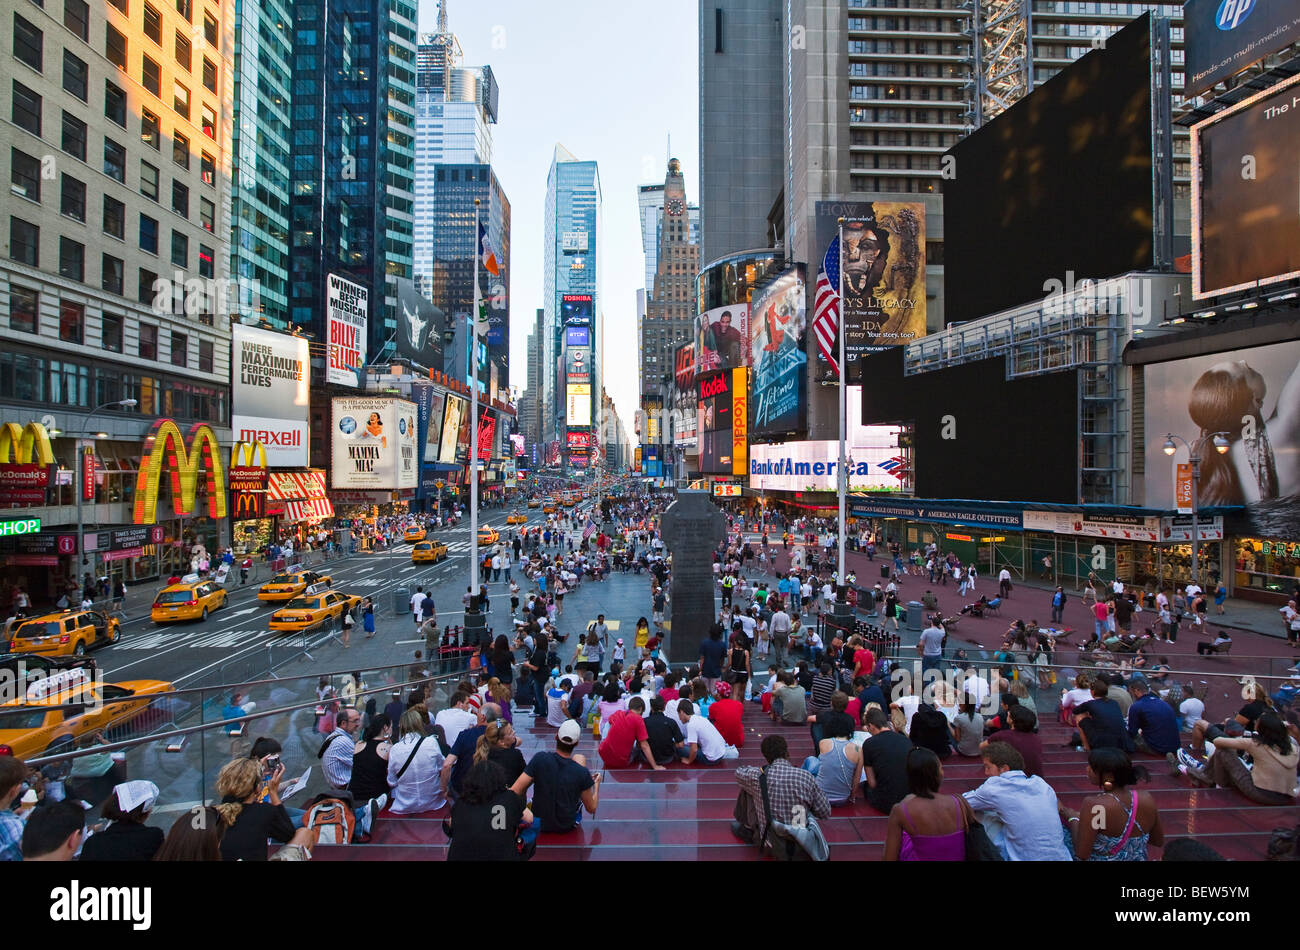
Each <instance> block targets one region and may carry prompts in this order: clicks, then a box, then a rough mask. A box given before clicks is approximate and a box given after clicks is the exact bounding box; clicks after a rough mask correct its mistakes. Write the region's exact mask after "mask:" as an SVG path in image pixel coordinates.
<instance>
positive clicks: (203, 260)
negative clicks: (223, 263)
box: [199, 244, 216, 278]
mask: <svg viewBox="0 0 1300 950" xmlns="http://www.w3.org/2000/svg"><path fill="white" fill-rule="evenodd" d="M215 272H216V252H215V251H213V250H212V248H210V247H208V246H207V245H206V244H200V245H199V276H200V277H207V278H212V277H214V276H216V273H215Z"/></svg>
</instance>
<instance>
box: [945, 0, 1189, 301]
mask: <svg viewBox="0 0 1300 950" xmlns="http://www.w3.org/2000/svg"><path fill="white" fill-rule="evenodd" d="M1151 60H1152V55H1151V18H1150V15H1149V14H1145V13H1144V14H1142V15H1141V16H1140V17H1138V18H1136V19H1135V20H1133V21H1132V22H1131V23H1130V24H1129V25H1128V26H1126V27H1124V28H1123V29H1122V30H1120V31H1119V32H1118V33H1115V34H1114V35H1113V36H1110V37H1108V38H1107V39H1106V43H1105V46H1104V47H1103V48H1099V49H1094V50H1090V51H1089V52H1088V53H1087V54H1086V55H1084V56H1082V57H1081V58H1080V59H1078V60H1077V61H1076V62H1074V63H1072V64H1070V65H1069V66H1067V67H1066V68H1065V69H1063V70H1061V72H1060V73H1058V74H1057V75H1056V76H1054V77H1053V78H1051V79H1049V80H1048V81H1047V82H1045V83H1043V84H1042V85H1041V86H1038V88H1036V89H1035V90H1034V92H1033V95H1030V96H1026V97H1025V98H1023V99H1021V100H1020V101H1019V102H1017V103H1016V104H1015V105H1013V106H1012V107H1011V108H1010V109H1008V110H1007V111H1005V112H1003V113H1002V114H1001V115H999V116H998V117H997V118H995V119H993V120H992V121H991V122H988V123H987V124H985V125H984V126H982V127H981V128H979V129H977V130H976V131H975V132H973V133H972V134H970V135H968V136H967V137H966V138H964V139H962V140H961V141H960V142H958V143H957V144H956V145H954V146H953V147H952V148H951V149H950V150H949V151H948V153H947V155H946V156H945V159H948V158H950V159H951V160H952V162H953V163H954V164H953V167H954V168H955V169H956V175H955V177H954V178H952V179H951V180H950V181H945V182H944V183H943V213H944V225H943V227H944V294H945V302H944V316H945V318H946V319H947V321H948V322H949V323H956V322H959V321H966V320H978V319H979V318H981V317H985V316H988V315H989V314H993V313H997V312H998V311H1000V310H1005V309H1007V308H1009V307H1015V306H1020V305H1022V304H1025V303H1029V302H1031V301H1038V300H1042V299H1043V298H1044V297H1045V295H1046V291H1047V287H1048V286H1050V284H1048V283H1047V282H1049V281H1053V280H1054V281H1058V282H1064V281H1065V280H1066V277H1067V273H1068V272H1073V274H1074V276H1075V279H1076V280H1082V279H1085V278H1087V279H1090V280H1098V279H1103V278H1107V277H1113V276H1115V275H1117V274H1123V273H1126V272H1128V271H1132V270H1147V269H1150V268H1151V267H1152V266H1153V264H1154V229H1155V211H1154V208H1155V204H1154V198H1153V193H1154V188H1153V185H1152V180H1153V179H1152V124H1153V123H1152V94H1151V88H1152V67H1151ZM1165 95H1168V92H1166V93H1165ZM1062 222H1069V226H1068V227H1063V226H1062Z"/></svg>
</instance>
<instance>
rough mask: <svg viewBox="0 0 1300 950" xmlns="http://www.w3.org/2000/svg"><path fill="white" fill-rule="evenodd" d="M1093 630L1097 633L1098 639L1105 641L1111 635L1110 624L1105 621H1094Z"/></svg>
mask: <svg viewBox="0 0 1300 950" xmlns="http://www.w3.org/2000/svg"><path fill="white" fill-rule="evenodd" d="M1092 623H1093V628H1094V629H1095V630H1096V631H1097V639H1098V640H1105V639H1106V637H1107V636H1109V635H1110V624H1108V623H1106V621H1104V620H1096V619H1094V620H1093V622H1092Z"/></svg>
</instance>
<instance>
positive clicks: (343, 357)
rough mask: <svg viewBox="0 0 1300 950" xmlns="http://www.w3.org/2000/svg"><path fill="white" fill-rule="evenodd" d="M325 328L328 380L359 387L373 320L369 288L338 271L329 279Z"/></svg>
mask: <svg viewBox="0 0 1300 950" xmlns="http://www.w3.org/2000/svg"><path fill="white" fill-rule="evenodd" d="M326 281H327V288H326V292H325V328H326V334H327V346H328V356H329V359H328V362H327V363H326V368H325V382H327V383H337V384H339V385H340V386H357V387H360V386H361V385H362V383H363V382H364V380H363V379H362V377H363V376H364V372H363V370H362V368H363V367H364V366H365V365H366V332H367V328H368V326H369V321H370V291H368V290H366V288H364V287H362V286H361V285H360V284H354V283H352V281H350V280H344V279H343V278H342V277H340V276H338V275H337V274H330V275H329V276H328V277H327V278H326Z"/></svg>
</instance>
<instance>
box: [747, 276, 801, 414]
mask: <svg viewBox="0 0 1300 950" xmlns="http://www.w3.org/2000/svg"><path fill="white" fill-rule="evenodd" d="M805 299H806V296H805V290H804V270H803V265H801V264H796V265H794V266H792V267H790V268H787V269H786V270H784V271H782V272H781V273H779V274H777V275H776V276H775V277H774V278H772V280H770V281H768V282H767V283H766V284H764V285H763V286H761V287H759V288H758V289H757V290H755V291H754V297H753V299H752V300H751V301H750V321H749V350H750V365H751V366H752V367H753V374H754V376H753V390H752V393H751V403H752V405H751V410H750V413H751V415H752V416H753V420H754V429H753V433H754V435H756V436H768V435H774V434H777V433H784V432H794V431H796V430H798V429H801V428H803V427H804V414H805V413H804V386H805V381H806V379H807V375H808V354H807V351H806V350H805V349H804V344H805V335H806V329H807V325H808V320H807V312H806V307H805Z"/></svg>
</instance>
